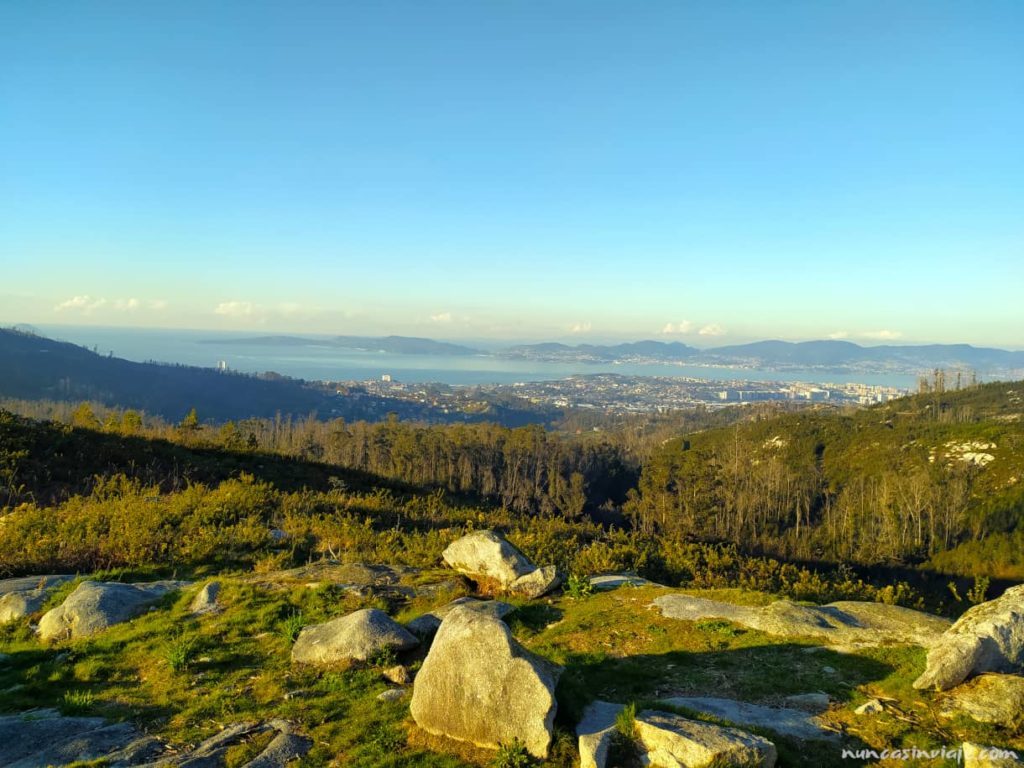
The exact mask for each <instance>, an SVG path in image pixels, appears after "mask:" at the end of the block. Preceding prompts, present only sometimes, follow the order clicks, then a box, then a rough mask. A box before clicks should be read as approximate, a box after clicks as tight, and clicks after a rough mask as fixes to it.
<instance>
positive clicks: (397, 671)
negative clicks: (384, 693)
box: [381, 664, 412, 685]
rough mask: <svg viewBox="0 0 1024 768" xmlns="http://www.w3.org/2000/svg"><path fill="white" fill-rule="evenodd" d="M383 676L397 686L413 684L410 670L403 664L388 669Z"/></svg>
mask: <svg viewBox="0 0 1024 768" xmlns="http://www.w3.org/2000/svg"><path fill="white" fill-rule="evenodd" d="M381 676H382V677H383V678H384V679H385V680H387V681H388V682H389V683H394V684H395V685H408V684H409V683H410V682H412V675H410V674H409V670H408V668H407V667H404V666H402V665H401V664H396V665H395V666H393V667H388V668H387V669H385V670H384V671H383V672H381Z"/></svg>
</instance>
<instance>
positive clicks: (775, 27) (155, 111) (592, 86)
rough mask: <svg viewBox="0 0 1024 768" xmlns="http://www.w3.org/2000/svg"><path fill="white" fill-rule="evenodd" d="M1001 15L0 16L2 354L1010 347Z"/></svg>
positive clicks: (760, 10) (1021, 270) (479, 11)
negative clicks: (343, 339)
mask: <svg viewBox="0 0 1024 768" xmlns="http://www.w3.org/2000/svg"><path fill="white" fill-rule="evenodd" d="M1022 295H1024V3H1021V2H1020V0H1007V1H1006V2H985V1H981V2H968V1H966V0H964V1H963V2H956V3H948V2H941V0H924V1H921V2H915V1H912V0H905V1H902V2H900V1H894V0H856V2H843V1H842V0H830V1H829V2H822V1H821V0H808V2H784V1H777V2H756V1H755V0H745V1H742V2H740V1H735V2H734V1H732V0H707V1H706V2H684V1H683V0H664V1H662V0H645V2H629V1H628V0H620V1H618V2H607V1H605V0H465V2H445V1H443V0H441V1H439V2H432V1H431V0H410V1H409V2H391V1H389V0H373V1H372V2H363V1H362V0H360V1H359V2H356V1H355V0H350V1H345V0H332V1H331V2H302V1H301V0H291V1H288V2H284V1H283V0H282V1H281V2H261V1H260V0H236V1H235V2H231V1H230V0H224V1H222V2H209V0H171V1H167V2H158V1H154V2H139V0H125V1H124V2H90V1H89V0H81V1H80V2H70V3H69V2H57V1H56V0H52V1H51V0H6V1H5V2H2V3H0V322H3V323H15V322H29V323H41V324H42V323H63V324H78V323H83V324H97V325H120V324H123V325H139V326H155V327H189V328H222V329H229V328H230V329H250V328H251V329H254V330H256V329H258V330H260V331H261V332H262V331H290V332H297V331H307V332H338V333H382V334H383V333H405V334H417V335H426V336H433V337H438V338H485V337H495V338H573V337H575V338H578V339H580V340H599V339H611V338H665V339H669V338H671V339H678V340H682V341H685V342H688V343H693V344H697V345H705V346H706V345H711V344H717V343H726V342H729V341H734V340H743V339H750V338H792V339H806V338H825V337H828V336H830V335H832V336H836V337H846V338H849V339H851V340H855V341H861V342H865V343H877V342H878V341H881V340H893V339H898V340H900V341H907V342H910V341H938V342H959V341H966V342H970V343H976V344H993V345H1000V346H1008V347H1018V348H1019V347H1022V346H1024V299H1022Z"/></svg>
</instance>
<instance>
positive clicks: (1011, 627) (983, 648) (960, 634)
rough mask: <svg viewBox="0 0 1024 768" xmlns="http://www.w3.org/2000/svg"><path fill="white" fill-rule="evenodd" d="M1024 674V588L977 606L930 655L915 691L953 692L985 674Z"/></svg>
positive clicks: (1007, 591)
mask: <svg viewBox="0 0 1024 768" xmlns="http://www.w3.org/2000/svg"><path fill="white" fill-rule="evenodd" d="M1022 671H1024V584H1022V585H1020V586H1016V587H1011V588H1010V589H1008V590H1006V592H1005V593H1004V594H1003V596H1002V597H999V598H997V599H995V600H989V601H988V602H985V603H982V604H981V605H976V606H974V607H973V608H971V609H970V610H968V611H967V612H966V613H965V614H964V615H963V616H961V617H960V618H959V619H958V620H957V622H956V623H955V624H953V626H951V627H950V628H949V629H948V630H947V631H946V632H945V633H944V634H943V635H942V637H941V638H940V639H939V641H938V642H936V643H935V644H934V645H932V646H931V648H930V649H929V651H928V661H927V664H926V666H925V670H924V674H922V675H921V676H920V677H919V678H918V679H917V680H915V681H914V687H915V688H922V689H923V688H935V689H938V690H940V691H945V690H949V689H950V688H952V687H953V686H955V685H959V684H960V683H962V682H963V681H964V680H966V679H967V678H969V677H973V676H974V675H978V674H981V673H982V672H1022Z"/></svg>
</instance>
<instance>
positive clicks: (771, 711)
mask: <svg viewBox="0 0 1024 768" xmlns="http://www.w3.org/2000/svg"><path fill="white" fill-rule="evenodd" d="M661 703H662V704H668V705H669V706H672V707H680V708H682V709H687V710H691V711H693V712H700V713H702V714H705V715H711V716H713V717H717V718H719V719H720V720H727V721H728V722H730V723H735V724H736V725H740V726H744V725H746V726H751V727H753V728H764V729H765V730H769V731H772V732H774V733H777V734H779V735H780V736H788V737H790V738H792V739H798V740H800V741H835V740H836V739H838V738H839V734H838V733H836V732H835V731H830V730H828V729H827V728H825V726H824V724H823V723H822V721H821V720H820V719H818V718H817V717H815V716H813V715H810V714H808V713H807V712H805V711H803V710H799V709H785V708H783V707H766V706H764V705H761V704H750V703H748V702H745V701H735V700H734V699H722V698H715V697H712V696H679V697H674V698H671V699H662V700H661ZM826 708H827V704H826Z"/></svg>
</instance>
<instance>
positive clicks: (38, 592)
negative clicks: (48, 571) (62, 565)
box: [0, 575, 74, 624]
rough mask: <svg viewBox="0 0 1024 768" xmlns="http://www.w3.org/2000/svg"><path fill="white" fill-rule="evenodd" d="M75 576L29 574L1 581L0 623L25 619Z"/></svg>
mask: <svg viewBox="0 0 1024 768" xmlns="http://www.w3.org/2000/svg"><path fill="white" fill-rule="evenodd" d="M73 578H74V577H73V576H65V575H50V576H29V577H22V578H18V579H3V580H2V581H0V624H6V623H8V622H11V621H17V620H19V619H23V618H25V617H26V616H30V615H31V614H33V613H35V612H36V611H38V610H40V609H41V608H42V607H43V604H44V603H45V602H46V598H47V596H48V595H49V593H50V592H51V590H53V589H54V587H58V586H60V585H61V584H63V583H65V582H67V581H70V580H71V579H73Z"/></svg>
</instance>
